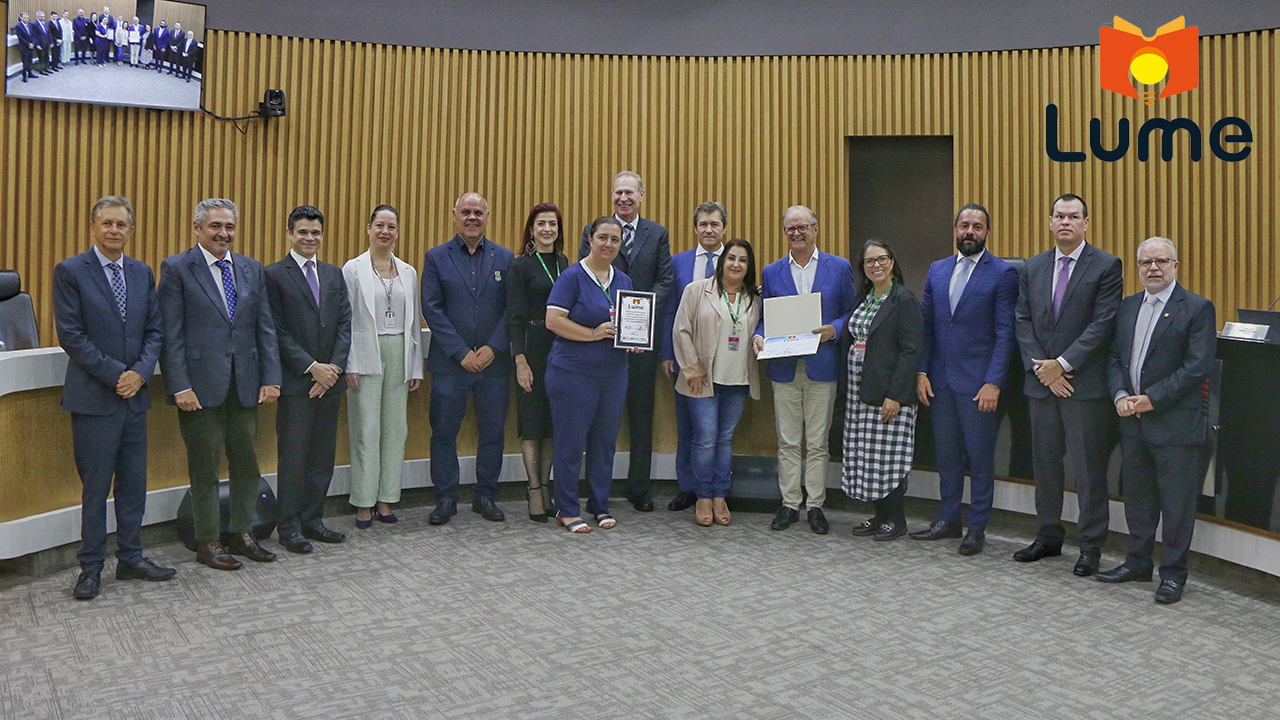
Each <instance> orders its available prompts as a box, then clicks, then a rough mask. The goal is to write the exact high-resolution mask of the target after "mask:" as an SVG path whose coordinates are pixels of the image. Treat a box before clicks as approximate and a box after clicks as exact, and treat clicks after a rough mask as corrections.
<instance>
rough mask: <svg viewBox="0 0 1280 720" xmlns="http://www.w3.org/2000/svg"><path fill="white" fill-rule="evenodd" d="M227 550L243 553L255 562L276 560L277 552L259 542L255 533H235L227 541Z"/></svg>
mask: <svg viewBox="0 0 1280 720" xmlns="http://www.w3.org/2000/svg"><path fill="white" fill-rule="evenodd" d="M227 552H229V553H231V554H232V555H243V556H245V557H247V558H249V559H250V560H253V561H254V562H274V561H275V559H276V554H275V553H273V552H271V551H270V550H267V549H266V548H264V547H262V546H261V545H259V544H258V538H256V537H254V536H253V533H251V532H247V533H234V534H232V535H231V538H230V541H229V542H228V543H227Z"/></svg>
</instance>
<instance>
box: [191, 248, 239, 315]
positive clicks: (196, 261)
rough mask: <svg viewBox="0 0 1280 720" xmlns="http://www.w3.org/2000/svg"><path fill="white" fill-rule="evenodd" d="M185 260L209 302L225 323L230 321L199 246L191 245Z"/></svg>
mask: <svg viewBox="0 0 1280 720" xmlns="http://www.w3.org/2000/svg"><path fill="white" fill-rule="evenodd" d="M187 262H188V263H189V266H190V269H191V273H192V274H193V275H195V277H196V282H197V283H199V284H200V287H202V288H204V292H205V294H206V295H208V296H209V300H210V302H212V303H213V305H214V307H216V308H218V312H220V313H222V317H223V319H224V320H226V321H227V323H230V322H231V316H230V315H227V302H226V299H225V298H223V297H222V294H221V293H219V292H218V285H217V283H215V282H214V281H213V275H212V274H211V272H210V270H209V266H208V265H207V264H205V261H204V253H202V252H200V248H198V247H193V248H191V249H190V250H188V251H187Z"/></svg>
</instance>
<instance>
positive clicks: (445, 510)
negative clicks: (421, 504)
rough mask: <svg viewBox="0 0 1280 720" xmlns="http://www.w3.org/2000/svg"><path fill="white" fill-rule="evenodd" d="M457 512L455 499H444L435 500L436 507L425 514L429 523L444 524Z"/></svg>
mask: <svg viewBox="0 0 1280 720" xmlns="http://www.w3.org/2000/svg"><path fill="white" fill-rule="evenodd" d="M457 514H458V501H457V499H451V500H449V499H446V500H438V501H436V509H435V510H432V511H431V514H430V515H428V516H427V523H429V524H431V525H444V524H445V523H447V522H449V518H451V517H453V516H454V515H457Z"/></svg>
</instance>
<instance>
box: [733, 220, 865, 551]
mask: <svg viewBox="0 0 1280 720" xmlns="http://www.w3.org/2000/svg"><path fill="white" fill-rule="evenodd" d="M782 230H783V232H784V233H786V236H787V242H788V245H789V247H790V249H791V252H789V253H788V254H787V255H785V256H784V257H782V258H781V259H779V260H776V261H774V262H772V263H770V264H769V265H767V266H765V268H764V270H763V272H762V273H761V283H762V288H761V293H760V295H761V297H762V298H766V299H767V298H771V297H782V296H787V295H807V294H809V293H820V294H821V296H822V323H823V324H822V326H821V327H817V328H814V329H813V330H812V332H815V333H818V334H820V335H821V337H822V339H821V343H820V344H819V345H818V352H817V353H815V354H813V355H808V356H805V357H799V358H795V357H788V358H777V359H774V360H771V361H769V379H770V380H771V381H772V382H773V411H774V418H775V420H776V422H777V426H778V487H779V488H780V489H781V490H782V507H780V508H778V514H777V515H775V516H774V518H773V522H772V523H770V525H769V527H770V528H772V529H774V530H786V529H787V528H789V527H791V525H792V524H793V523H796V522H799V520H800V503H801V501H804V499H805V498H804V495H803V494H802V492H801V478H800V475H801V467H803V468H804V493H807V494H808V500H807V501H805V502H806V506H807V507H808V520H809V529H810V530H812V531H813V532H815V533H817V534H819V535H825V534H826V533H827V532H828V531H830V529H831V526H830V525H829V524H828V523H827V518H826V516H825V515H824V514H823V512H822V503H823V502H824V500H825V499H826V495H827V457H828V451H827V431H828V430H830V429H831V411H832V409H833V408H834V407H835V399H836V379H837V378H838V377H839V376H838V375H837V373H839V372H841V371H842V370H843V364H842V363H841V362H840V358H838V357H837V353H836V343H835V342H834V340H835V338H836V336H837V335H838V334H839V328H841V327H843V326H844V324H845V323H846V322H848V320H849V313H850V312H852V311H853V302H854V291H853V267H852V266H851V265H850V264H849V261H848V260H845V259H844V258H843V257H840V256H838V255H829V254H827V253H820V252H818V216H817V214H815V213H814V212H813V211H812V210H810V209H809V208H807V207H805V206H803V205H793V206H791V207H789V208H787V211H786V212H785V213H783V214H782ZM752 342H753V343H754V344H755V347H756V352H757V353H758V352H759V351H760V350H762V349H763V348H764V318H763V317H762V318H761V320H760V325H759V326H757V328H756V331H755V336H754V337H753V338H752ZM802 447H803V449H804V453H803V455H802V454H801V448H802Z"/></svg>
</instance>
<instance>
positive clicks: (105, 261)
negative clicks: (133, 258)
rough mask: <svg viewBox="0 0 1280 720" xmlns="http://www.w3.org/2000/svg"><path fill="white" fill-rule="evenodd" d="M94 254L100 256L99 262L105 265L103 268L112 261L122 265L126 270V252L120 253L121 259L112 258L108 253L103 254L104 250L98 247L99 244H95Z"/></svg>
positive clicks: (122, 268) (121, 267)
mask: <svg viewBox="0 0 1280 720" xmlns="http://www.w3.org/2000/svg"><path fill="white" fill-rule="evenodd" d="M93 254H94V255H97V256H98V262H100V263H102V267H103V268H106V267H107V266H108V265H111V264H112V263H115V264H116V265H119V266H120V269H121V270H124V253H120V259H119V260H112V259H111V258H109V257H107V256H106V255H103V254H102V251H101V250H99V249H98V246H97V245H94V246H93Z"/></svg>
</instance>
